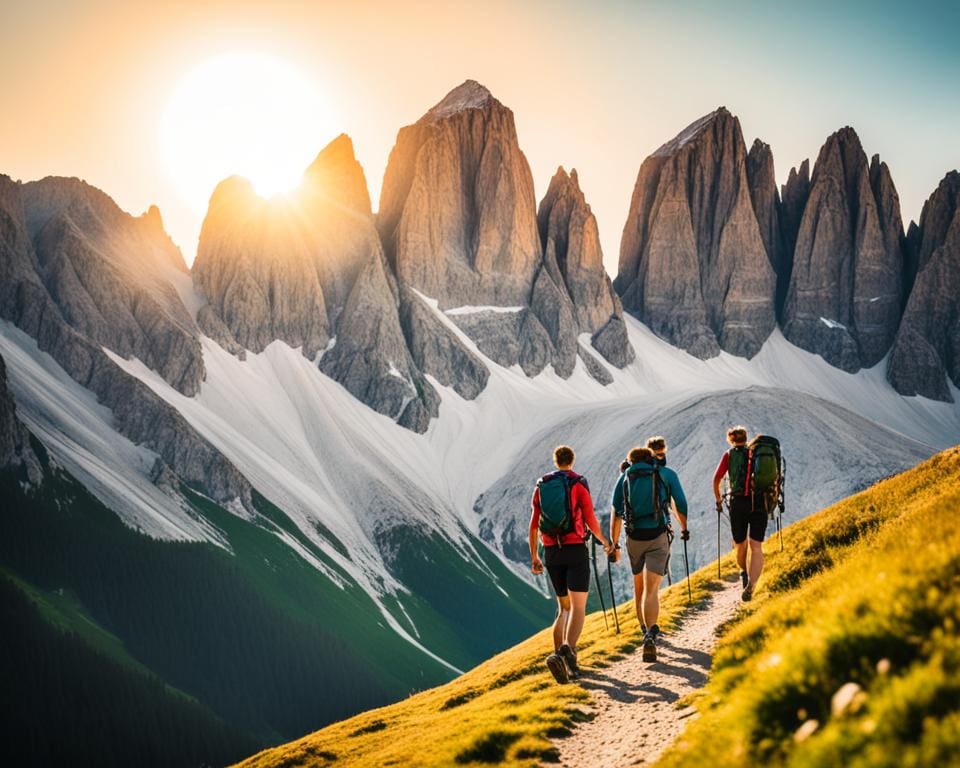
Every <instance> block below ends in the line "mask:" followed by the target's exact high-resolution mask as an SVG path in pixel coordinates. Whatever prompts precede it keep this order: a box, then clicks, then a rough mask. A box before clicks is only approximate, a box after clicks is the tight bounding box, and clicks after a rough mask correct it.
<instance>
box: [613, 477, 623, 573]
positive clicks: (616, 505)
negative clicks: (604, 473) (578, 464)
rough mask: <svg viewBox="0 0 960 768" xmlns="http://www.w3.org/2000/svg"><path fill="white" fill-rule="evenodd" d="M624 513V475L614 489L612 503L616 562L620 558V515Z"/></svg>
mask: <svg viewBox="0 0 960 768" xmlns="http://www.w3.org/2000/svg"><path fill="white" fill-rule="evenodd" d="M621 514H623V475H620V479H619V480H618V481H617V485H616V487H615V488H614V489H613V501H612V503H611V505H610V546H611V547H613V548H614V550H613V554H614V562H616V561H618V560H619V559H620V550H619V549H616V546H617V543H618V542H619V541H620V524H621V521H620V515H621Z"/></svg>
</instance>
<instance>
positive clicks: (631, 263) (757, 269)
mask: <svg viewBox="0 0 960 768" xmlns="http://www.w3.org/2000/svg"><path fill="white" fill-rule="evenodd" d="M746 159H747V150H746V146H745V145H744V141H743V134H742V132H741V130H740V122H739V120H737V118H736V117H734V116H733V115H731V114H730V113H729V112H728V111H727V110H726V109H725V108H723V107H720V108H719V109H718V110H716V111H715V112H711V113H710V114H709V115H706V116H704V117H702V118H701V119H699V120H697V121H696V122H694V123H692V124H691V125H689V126H688V127H687V128H686V129H685V130H684V131H682V132H681V133H680V134H678V135H677V136H676V137H675V138H674V139H673V140H671V141H669V142H667V143H666V144H664V145H663V146H662V147H660V148H659V149H658V150H657V151H656V152H654V153H653V155H651V156H650V157H648V158H647V159H646V160H644V162H643V164H642V166H641V167H640V173H639V174H638V176H637V182H636V185H635V187H634V191H633V199H632V201H631V204H630V213H629V215H628V217H627V223H626V225H625V227H624V230H623V238H622V240H621V245H620V264H619V272H618V275H617V279H616V280H615V281H614V288H615V289H616V291H617V293H618V294H619V295H620V298H621V300H622V302H623V307H624V309H626V310H627V311H629V312H631V313H633V314H635V315H636V316H637V317H638V318H640V320H642V321H643V322H645V323H646V324H647V325H648V326H650V328H651V329H652V330H653V331H654V332H655V333H657V334H658V335H660V336H662V337H664V338H665V339H667V340H668V341H670V342H671V343H673V344H676V345H677V346H680V347H682V348H683V349H685V350H687V351H688V352H690V353H691V354H693V355H696V356H697V357H700V358H709V357H713V356H714V355H716V354H718V353H719V351H720V350H721V349H724V350H726V351H728V352H731V353H733V354H736V355H744V356H747V357H752V356H753V355H755V354H756V353H757V352H758V351H759V350H760V347H761V346H762V345H763V342H764V341H765V340H766V339H767V337H768V336H769V335H770V332H771V331H772V330H773V328H774V325H775V316H774V294H775V290H776V276H775V273H774V270H773V268H772V267H771V266H770V260H769V259H768V257H767V252H766V249H765V247H764V243H763V239H762V237H761V234H760V227H759V225H758V224H757V217H756V215H755V214H754V210H753V203H752V200H751V197H750V187H749V183H748V178H747V163H746Z"/></svg>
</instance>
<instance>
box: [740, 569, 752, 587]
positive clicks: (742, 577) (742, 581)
mask: <svg viewBox="0 0 960 768" xmlns="http://www.w3.org/2000/svg"><path fill="white" fill-rule="evenodd" d="M749 583H750V577H749V576H747V572H746V571H740V586H741V588H743V589H746V588H747V584H749Z"/></svg>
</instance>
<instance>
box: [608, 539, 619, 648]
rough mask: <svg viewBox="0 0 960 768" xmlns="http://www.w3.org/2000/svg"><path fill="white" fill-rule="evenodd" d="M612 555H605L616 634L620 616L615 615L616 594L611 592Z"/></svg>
mask: <svg viewBox="0 0 960 768" xmlns="http://www.w3.org/2000/svg"><path fill="white" fill-rule="evenodd" d="M613 558H614V556H613V555H607V581H609V582H610V607H611V608H613V620H614V622H615V623H616V625H617V634H618V635H619V634H620V617H619V616H617V596H616V595H614V594H613V573H612V572H611V571H610V564H611V563H613V562H615V561H614V559H613Z"/></svg>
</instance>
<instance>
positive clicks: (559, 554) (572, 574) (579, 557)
mask: <svg viewBox="0 0 960 768" xmlns="http://www.w3.org/2000/svg"><path fill="white" fill-rule="evenodd" d="M543 565H544V567H545V568H546V569H547V573H548V574H549V576H550V581H551V582H553V591H554V592H556V593H557V597H565V596H566V594H567V590H570V591H571V592H589V591H590V557H589V556H588V555H587V545H586V544H566V545H564V546H562V547H558V546H552V547H544V548H543Z"/></svg>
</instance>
